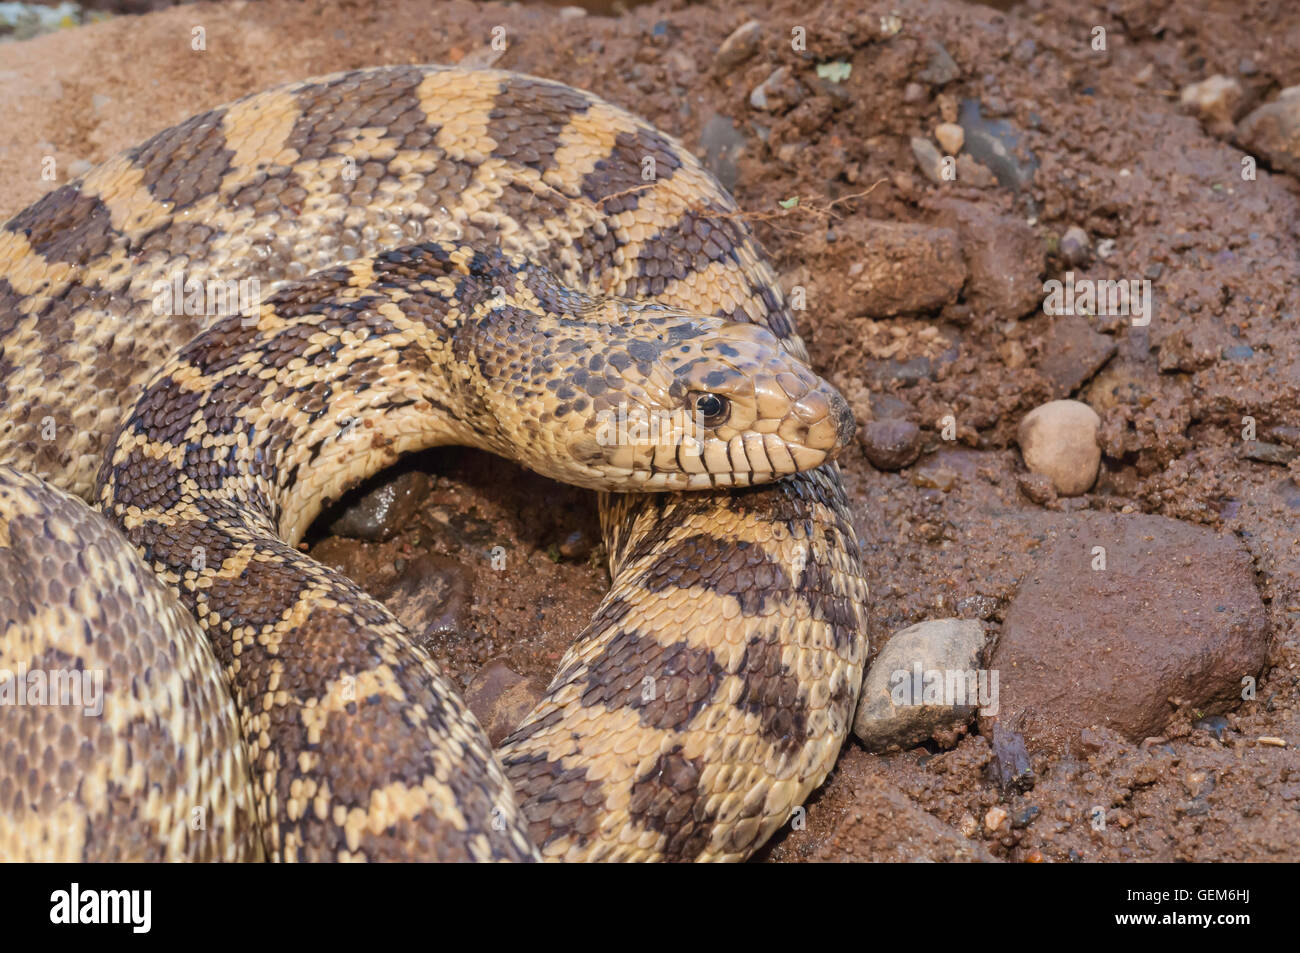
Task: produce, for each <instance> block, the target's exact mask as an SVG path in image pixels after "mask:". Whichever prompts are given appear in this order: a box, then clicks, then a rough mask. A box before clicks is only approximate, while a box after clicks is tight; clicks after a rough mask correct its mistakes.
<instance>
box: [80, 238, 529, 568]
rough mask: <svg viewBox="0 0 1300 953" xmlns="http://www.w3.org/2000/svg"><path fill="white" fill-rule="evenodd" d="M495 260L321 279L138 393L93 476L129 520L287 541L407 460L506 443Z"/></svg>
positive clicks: (471, 255)
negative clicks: (227, 528) (493, 403)
mask: <svg viewBox="0 0 1300 953" xmlns="http://www.w3.org/2000/svg"><path fill="white" fill-rule="evenodd" d="M510 274H511V266H510V265H509V263H508V262H506V261H505V260H504V259H502V258H501V257H500V256H499V255H496V254H493V255H483V254H481V253H478V252H476V251H474V250H473V249H469V248H466V247H464V246H458V245H448V244H440V243H430V244H426V245H421V246H412V247H410V248H405V249H400V250H397V251H393V252H388V253H385V254H383V255H380V256H376V257H374V258H368V259H359V260H357V261H355V262H351V263H349V264H347V265H343V266H339V267H336V268H332V269H328V270H325V271H322V272H317V273H316V274H314V275H312V276H311V277H309V278H307V279H306V280H304V281H302V282H299V283H296V284H294V285H292V286H290V287H288V288H285V289H282V290H281V291H279V292H277V293H276V294H275V295H274V296H273V297H271V298H270V299H269V300H268V301H266V302H265V303H264V304H262V305H261V306H259V307H258V308H256V309H253V310H250V311H248V312H245V313H244V314H242V315H231V316H229V317H227V318H223V319H222V320H220V321H219V322H218V323H217V324H215V325H214V326H213V327H212V328H211V329H209V330H208V331H206V332H204V333H203V334H201V335H199V336H198V337H196V338H194V339H193V340H192V341H190V342H189V343H188V344H187V345H186V346H185V347H184V348H182V349H181V351H180V352H179V353H178V354H177V355H176V356H175V357H174V358H173V359H172V360H170V361H169V362H168V363H167V364H166V365H165V366H164V367H163V368H162V369H161V370H160V371H159V372H158V373H157V374H156V375H155V377H154V378H153V380H152V381H151V382H150V383H149V384H148V385H147V386H146V388H145V391H144V393H143V394H142V395H141V397H140V398H139V400H138V401H137V403H136V405H135V408H134V410H133V411H132V413H131V414H130V415H129V416H128V418H127V419H126V422H125V423H124V424H123V425H122V427H121V429H120V430H119V432H118V434H117V437H116V438H115V447H114V449H113V451H112V453H111V454H110V456H109V459H108V460H107V461H106V463H105V464H104V466H103V468H102V469H101V472H100V476H99V485H100V486H101V488H102V489H101V491H100V496H101V499H102V500H103V502H104V503H105V504H107V505H111V506H112V507H113V508H115V509H116V510H118V511H119V512H121V514H122V518H123V519H124V520H125V521H127V522H130V521H132V520H138V519H140V518H141V517H142V516H143V514H146V513H148V512H156V511H159V510H163V511H171V512H177V511H178V510H179V509H184V508H185V507H187V506H189V507H197V509H198V510H200V511H202V512H216V511H217V510H218V509H219V510H220V511H221V512H223V513H233V512H239V513H240V514H241V515H242V519H243V520H244V521H245V522H247V523H249V524H250V525H252V524H260V525H262V526H264V527H265V528H266V529H268V530H269V531H271V532H272V533H274V534H275V535H276V536H277V537H279V538H280V539H281V540H283V541H284V542H286V543H288V544H289V545H290V546H293V545H296V544H297V543H298V542H299V540H301V538H302V536H303V535H304V534H305V532H306V530H307V528H308V527H309V526H310V524H311V522H312V520H313V519H315V517H316V516H317V515H318V514H319V513H320V511H321V510H322V509H323V508H325V507H326V506H328V505H329V504H330V503H332V502H333V501H335V500H337V499H338V498H339V497H340V496H341V495H342V494H343V493H345V492H346V491H347V490H348V489H350V488H351V487H353V486H355V485H356V484H358V483H360V482H361V481H363V480H364V479H366V478H367V477H368V476H370V475H372V474H374V473H376V472H378V471H379V470H381V469H383V468H384V467H386V466H388V465H390V464H392V463H393V462H395V461H396V460H397V459H398V458H399V457H400V456H402V455H403V454H406V453H410V452H414V451H417V450H421V449H425V448H427V447H431V446H437V445H441V444H448V443H456V444H464V445H469V446H478V447H482V448H484V449H489V450H500V449H501V448H502V445H503V443H504V441H503V439H502V437H501V433H500V430H501V428H500V427H499V425H498V424H497V422H496V420H495V418H494V417H493V415H492V413H491V412H490V410H489V409H488V408H487V407H485V405H484V403H483V401H482V400H481V399H480V397H479V393H480V391H481V390H482V388H481V387H477V386H476V383H477V377H478V376H479V375H478V372H477V370H476V368H477V365H478V358H477V351H478V349H479V346H480V343H479V342H480V338H481V334H482V329H481V325H482V323H483V322H482V319H481V312H482V311H483V310H484V306H483V302H484V301H488V300H490V299H491V298H492V296H493V294H494V290H495V291H499V290H500V287H501V283H502V282H504V281H507V280H509V279H510Z"/></svg>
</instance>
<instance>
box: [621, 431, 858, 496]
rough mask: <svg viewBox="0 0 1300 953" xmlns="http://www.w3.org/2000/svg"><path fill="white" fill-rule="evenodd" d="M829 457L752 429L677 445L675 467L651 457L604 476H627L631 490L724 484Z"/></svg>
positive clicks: (779, 474) (766, 477) (777, 475)
mask: <svg viewBox="0 0 1300 953" xmlns="http://www.w3.org/2000/svg"><path fill="white" fill-rule="evenodd" d="M831 458H832V454H830V453H828V452H826V451H824V450H817V449H814V448H811V447H805V446H802V445H800V444H793V443H790V442H788V441H786V440H783V439H781V438H780V437H777V436H776V435H775V434H756V433H748V434H743V435H741V434H738V435H736V436H734V437H732V438H731V439H730V440H728V441H727V442H726V443H725V444H723V442H722V441H720V440H715V441H712V446H711V447H710V448H708V449H707V450H705V451H704V452H700V451H699V450H694V451H692V450H689V449H687V448H685V447H684V446H683V445H682V444H678V445H677V448H676V453H675V455H674V459H675V463H676V466H675V467H672V468H663V467H659V466H656V465H655V463H654V461H653V460H651V461H648V462H647V464H646V466H645V467H636V468H629V467H611V468H609V469H608V470H607V471H606V474H605V475H606V476H607V477H608V476H613V477H615V478H618V479H619V480H622V481H626V483H627V484H628V486H627V491H628V492H645V491H647V490H670V491H671V490H709V489H723V488H728V487H743V486H755V485H758V484H763V483H771V482H773V481H775V480H780V479H784V478H785V477H788V476H793V475H794V474H795V473H798V472H800V471H803V470H811V469H814V468H816V467H819V466H821V465H822V464H824V463H826V462H827V461H828V460H830V459H831ZM710 464H712V466H710Z"/></svg>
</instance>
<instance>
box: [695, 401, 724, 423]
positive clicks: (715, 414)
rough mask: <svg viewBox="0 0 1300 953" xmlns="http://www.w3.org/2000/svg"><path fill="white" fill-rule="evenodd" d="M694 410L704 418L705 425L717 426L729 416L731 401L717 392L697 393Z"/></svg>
mask: <svg viewBox="0 0 1300 953" xmlns="http://www.w3.org/2000/svg"><path fill="white" fill-rule="evenodd" d="M695 412H696V413H697V414H699V415H700V417H701V418H702V419H703V420H704V424H705V426H707V427H718V426H721V425H722V424H725V423H726V422H727V418H728V417H730V416H731V401H729V400H727V398H725V397H719V396H718V395H717V394H697V395H696V396H695Z"/></svg>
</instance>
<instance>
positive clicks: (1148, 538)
mask: <svg viewBox="0 0 1300 953" xmlns="http://www.w3.org/2000/svg"><path fill="white" fill-rule="evenodd" d="M1099 547H1100V549H1101V550H1103V551H1104V552H1099V551H1098V548H1099ZM1103 558H1104V567H1105V568H1094V567H1100V566H1101V565H1103V562H1102V560H1103ZM1268 641H1269V631H1268V617H1267V615H1266V613H1265V610H1264V604H1263V602H1262V601H1261V600H1260V596H1259V592H1258V591H1257V590H1256V588H1255V577H1254V570H1253V567H1252V564H1251V559H1250V556H1249V555H1248V554H1247V553H1246V552H1245V550H1243V549H1242V548H1241V546H1240V545H1239V544H1238V543H1237V541H1236V540H1235V539H1233V538H1231V537H1228V536H1221V535H1218V534H1216V533H1214V532H1212V531H1210V530H1208V529H1205V528H1202V527H1197V526H1193V525H1190V524H1188V523H1181V522H1178V521H1176V520H1171V519H1165V518H1164V517H1159V516H1145V515H1132V516H1118V515H1113V514H1100V513H1088V514H1083V515H1081V516H1080V518H1079V520H1078V522H1076V523H1074V524H1073V525H1071V526H1070V527H1069V528H1068V529H1066V530H1064V531H1063V532H1062V533H1060V535H1058V536H1056V537H1055V538H1054V539H1051V540H1049V541H1048V542H1047V543H1045V544H1044V547H1043V552H1042V557H1041V559H1040V560H1039V563H1038V566H1037V567H1036V568H1035V569H1034V570H1033V571H1032V572H1031V573H1029V574H1028V575H1027V576H1026V577H1025V578H1024V579H1022V580H1021V583H1020V588H1019V590H1018V591H1017V593H1016V595H1015V598H1014V599H1013V600H1012V603H1011V605H1010V607H1009V608H1008V610H1007V614H1006V618H1005V621H1004V623H1003V628H1002V635H1001V638H1000V639H999V641H998V645H997V648H996V649H995V650H994V652H993V656H992V659H991V661H990V663H989V667H990V668H991V669H992V670H994V671H997V672H998V673H999V684H1000V698H999V708H1000V710H999V712H998V714H997V715H996V718H998V719H999V720H1000V721H1001V723H1002V726H1003V727H1006V728H1009V729H1010V730H1012V731H1019V732H1022V733H1023V734H1024V736H1025V738H1026V740H1027V741H1028V743H1029V746H1030V748H1031V749H1034V748H1038V749H1041V748H1050V749H1054V750H1069V751H1074V752H1075V753H1078V751H1079V732H1080V731H1082V730H1083V729H1085V728H1088V727H1090V726H1093V725H1100V726H1103V727H1106V728H1110V729H1112V730H1114V731H1118V732H1120V733H1121V734H1123V735H1124V736H1125V737H1127V738H1129V739H1130V740H1132V741H1135V742H1137V741H1141V740H1142V739H1143V738H1146V737H1151V736H1156V735H1159V734H1160V733H1161V732H1162V731H1163V730H1164V728H1165V726H1166V725H1167V724H1168V723H1169V720H1170V717H1171V716H1172V715H1173V714H1174V712H1175V710H1176V709H1177V707H1178V705H1180V704H1181V705H1188V706H1190V707H1192V708H1193V709H1195V710H1197V711H1199V712H1201V713H1203V714H1207V713H1221V712H1224V711H1227V710H1229V709H1231V708H1233V707H1235V705H1236V704H1237V703H1239V701H1240V699H1241V691H1242V679H1243V678H1244V677H1246V676H1258V675H1259V672H1260V670H1261V669H1262V668H1263V666H1264V662H1265V658H1266V656H1267V654H1268ZM992 727H993V726H992V717H989V718H984V719H982V720H981V725H980V728H981V733H985V734H987V733H989V732H990V731H991V729H992Z"/></svg>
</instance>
